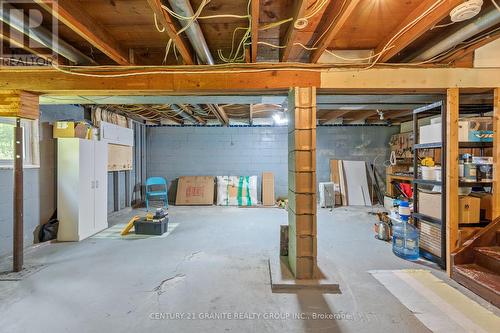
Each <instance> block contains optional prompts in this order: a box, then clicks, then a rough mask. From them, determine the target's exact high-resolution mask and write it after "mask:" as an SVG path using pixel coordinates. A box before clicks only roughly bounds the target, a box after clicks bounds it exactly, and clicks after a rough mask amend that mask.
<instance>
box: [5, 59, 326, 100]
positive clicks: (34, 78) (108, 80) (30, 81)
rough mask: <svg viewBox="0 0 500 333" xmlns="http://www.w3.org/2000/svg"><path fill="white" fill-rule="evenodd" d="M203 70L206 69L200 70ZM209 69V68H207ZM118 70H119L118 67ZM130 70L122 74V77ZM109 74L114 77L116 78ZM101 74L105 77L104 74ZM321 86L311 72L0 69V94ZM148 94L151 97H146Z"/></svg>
mask: <svg viewBox="0 0 500 333" xmlns="http://www.w3.org/2000/svg"><path fill="white" fill-rule="evenodd" d="M199 67H200V68H204V66H199ZM206 67H208V66H206ZM117 70H119V67H117ZM127 72H129V73H130V70H122V73H127ZM134 72H135V73H140V72H148V73H150V72H155V71H154V70H153V69H151V68H148V69H138V70H136V71H134ZM116 73H117V72H116V71H115V72H114V73H110V74H112V75H116ZM101 74H102V73H101ZM319 85H320V76H319V73H316V72H310V71H305V72H301V71H296V70H292V71H275V70H270V71H258V72H249V73H242V72H235V73H231V72H230V71H229V72H228V71H226V70H224V71H222V72H220V73H214V72H211V73H204V72H203V71H200V73H192V74H189V73H185V72H181V73H175V72H170V73H168V72H163V73H159V74H147V75H138V76H137V75H132V76H129V75H125V76H124V77H101V76H100V75H99V74H98V75H97V76H81V75H72V74H68V73H65V72H61V71H58V70H56V69H48V68H44V69H41V68H38V69H35V68H25V69H21V68H18V67H16V68H5V67H3V68H0V90H2V89H18V88H17V87H23V88H20V89H18V90H27V91H35V92H42V93H45V92H47V93H48V92H58V93H62V94H67V93H70V94H78V95H85V94H87V95H89V94H90V95H102V94H103V93H104V94H106V95H108V94H111V95H118V94H123V95H130V94H134V95H144V94H145V95H152V94H163V95H165V94H167V93H172V92H176V91H177V92H181V91H184V92H186V93H187V92H196V93H199V92H201V91H213V92H215V91H221V92H222V91H224V92H228V91H234V92H241V91H245V90H246V91H250V90H259V91H260V90H267V91H269V90H270V89H281V90H285V89H286V90H288V89H289V87H293V86H309V87H311V86H312V87H317V86H319ZM148 91H149V93H147V92H148Z"/></svg>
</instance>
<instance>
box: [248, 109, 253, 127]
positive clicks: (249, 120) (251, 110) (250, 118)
mask: <svg viewBox="0 0 500 333" xmlns="http://www.w3.org/2000/svg"><path fill="white" fill-rule="evenodd" d="M248 124H249V125H253V104H250V108H249V110H248Z"/></svg>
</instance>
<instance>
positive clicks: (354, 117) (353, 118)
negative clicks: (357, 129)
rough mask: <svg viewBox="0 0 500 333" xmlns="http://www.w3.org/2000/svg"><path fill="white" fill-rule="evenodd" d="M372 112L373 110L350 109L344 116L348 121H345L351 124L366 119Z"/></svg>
mask: <svg viewBox="0 0 500 333" xmlns="http://www.w3.org/2000/svg"><path fill="white" fill-rule="evenodd" d="M373 114H374V111H373V110H367V111H351V113H350V114H349V115H348V117H346V118H349V121H347V123H348V124H352V123H357V122H362V121H364V120H366V119H367V118H368V117H370V116H372V115H373Z"/></svg>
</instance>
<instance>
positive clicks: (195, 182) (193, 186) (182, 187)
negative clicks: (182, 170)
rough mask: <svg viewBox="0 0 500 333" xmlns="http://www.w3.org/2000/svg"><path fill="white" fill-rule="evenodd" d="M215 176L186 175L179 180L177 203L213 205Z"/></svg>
mask: <svg viewBox="0 0 500 333" xmlns="http://www.w3.org/2000/svg"><path fill="white" fill-rule="evenodd" d="M214 186H215V182H214V177H212V176H184V177H179V181H178V182H177V197H176V199H175V204H176V205H187V206H189V205H213V203H214Z"/></svg>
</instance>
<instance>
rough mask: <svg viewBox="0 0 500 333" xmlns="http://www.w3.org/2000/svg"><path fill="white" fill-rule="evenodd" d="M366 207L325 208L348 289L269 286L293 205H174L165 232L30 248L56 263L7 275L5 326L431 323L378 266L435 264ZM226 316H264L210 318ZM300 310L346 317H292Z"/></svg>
mask: <svg viewBox="0 0 500 333" xmlns="http://www.w3.org/2000/svg"><path fill="white" fill-rule="evenodd" d="M367 212H368V210H366V209H352V208H349V209H345V208H337V209H335V210H334V211H333V212H330V211H329V210H328V209H321V210H320V211H319V213H318V254H319V256H320V257H321V263H322V266H321V269H322V270H323V272H325V273H329V274H334V277H335V278H336V279H338V281H339V283H340V287H341V290H342V294H340V295H330V294H321V293H320V292H313V291H309V292H305V291H301V292H297V293H293V294H273V293H271V290H270V281H269V272H268V268H267V259H268V258H269V256H270V255H275V254H276V253H278V249H279V225H280V224H286V222H287V213H286V212H285V211H284V210H280V209H274V208H226V207H171V208H170V216H171V221H175V222H178V223H179V226H178V227H177V228H176V229H175V230H174V232H172V234H170V235H169V236H168V237H165V238H150V239H141V240H120V239H87V240H85V241H82V242H80V243H52V244H48V245H43V246H40V247H38V248H36V249H34V250H31V251H29V253H28V254H27V258H26V262H27V263H28V265H29V264H44V265H46V266H45V268H43V269H42V270H40V271H39V272H37V273H35V274H33V275H31V276H29V277H28V278H26V279H24V280H23V281H19V282H0V313H1V314H2V315H1V316H0V331H1V332H37V331H45V332H230V331H233V332H427V331H428V330H427V329H426V328H425V327H424V326H423V325H422V324H421V323H420V322H419V321H418V320H417V319H416V317H415V316H414V315H413V314H412V313H411V312H410V311H409V310H407V309H406V308H405V307H404V306H403V305H402V304H401V303H400V302H399V301H398V300H397V299H396V298H395V297H394V296H392V294H390V293H389V292H388V291H387V290H386V289H385V288H384V287H383V286H382V285H381V284H379V283H378V282H377V281H376V280H375V279H374V278H373V277H372V276H371V275H370V274H369V273H368V271H369V270H383V269H404V268H429V267H426V266H423V265H421V264H417V263H412V262H408V261H404V260H402V259H399V258H397V257H395V256H394V255H393V254H392V252H391V247H390V244H388V243H384V242H382V241H378V240H376V239H375V238H374V235H373V231H372V230H373V223H374V221H375V217H373V216H370V215H368V214H367ZM134 213H136V212H132V211H124V212H121V213H119V214H118V215H114V216H113V217H112V218H111V219H110V222H111V223H114V222H120V223H124V222H125V221H127V219H128V218H129V217H130V216H131V215H134ZM429 269H431V270H432V271H433V273H434V274H436V275H437V276H438V277H440V278H442V279H444V280H445V281H449V280H448V279H447V278H446V276H445V274H443V272H441V271H439V270H436V269H434V268H432V267H430V268H429ZM450 283H451V284H452V285H453V286H454V287H456V288H459V289H460V290H463V288H461V287H459V286H458V285H457V284H455V283H454V282H450ZM465 293H467V294H468V295H472V294H471V293H468V292H467V291H465ZM472 297H473V296H472ZM225 313H241V314H242V315H246V316H254V318H247V319H238V320H234V319H231V320H228V319H224V318H223V317H222V318H219V319H210V316H214V315H219V316H224V315H225ZM302 313H305V314H308V315H313V314H333V315H335V316H336V318H337V319H336V320H325V319H323V320H321V319H309V320H298V319H295V318H293V316H294V314H302ZM175 316H177V317H181V316H182V317H183V318H182V319H181V318H178V319H175ZM193 316H194V317H196V319H194V320H193V319H192V317H193ZM259 316H260V318H258V317H259ZM172 317H174V318H172ZM287 317H290V318H287Z"/></svg>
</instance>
